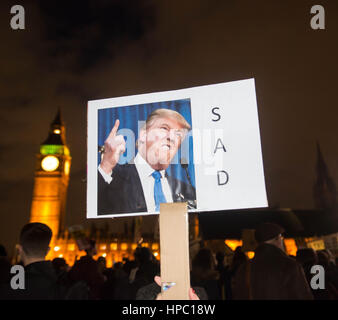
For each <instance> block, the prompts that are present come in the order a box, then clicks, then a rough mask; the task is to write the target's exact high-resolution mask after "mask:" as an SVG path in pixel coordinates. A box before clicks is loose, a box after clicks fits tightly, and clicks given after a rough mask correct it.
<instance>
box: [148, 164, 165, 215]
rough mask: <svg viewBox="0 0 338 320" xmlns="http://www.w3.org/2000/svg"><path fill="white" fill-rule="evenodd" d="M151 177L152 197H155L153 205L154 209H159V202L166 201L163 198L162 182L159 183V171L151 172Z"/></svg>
mask: <svg viewBox="0 0 338 320" xmlns="http://www.w3.org/2000/svg"><path fill="white" fill-rule="evenodd" d="M151 175H152V176H153V178H154V179H155V184H154V199H155V206H156V211H159V210H160V203H166V202H167V200H166V199H165V196H164V193H163V190H162V184H161V178H162V176H161V173H160V172H159V171H154V172H153V173H152V174H151Z"/></svg>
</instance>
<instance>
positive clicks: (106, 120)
mask: <svg viewBox="0 0 338 320" xmlns="http://www.w3.org/2000/svg"><path fill="white" fill-rule="evenodd" d="M160 108H165V109H171V110H175V111H177V112H179V113H180V114H181V115H182V116H183V117H184V118H185V119H186V120H187V122H188V123H189V124H190V126H191V127H192V123H191V108H190V99H182V100H174V101H164V102H156V103H147V104H140V105H132V106H125V107H118V108H108V109H100V110H98V145H99V146H103V145H104V141H105V140H106V138H107V136H108V135H109V133H110V131H111V129H112V128H113V126H114V123H115V120H116V119H119V120H120V126H119V131H118V134H122V135H124V136H125V139H126V147H127V148H126V149H127V150H126V152H125V153H124V154H123V155H121V158H120V161H119V163H120V164H124V163H127V162H129V161H130V160H132V158H134V156H135V155H136V153H137V149H135V141H136V140H137V139H138V130H139V128H138V121H146V119H147V117H148V116H149V115H150V113H151V112H153V111H154V110H155V109H160ZM141 127H142V126H141ZM126 129H127V130H132V132H133V133H134V135H135V141H133V140H134V139H131V138H130V136H129V139H128V136H127V135H126ZM129 148H130V149H129ZM134 149H135V154H134V153H133V152H132V150H134ZM181 156H182V158H185V159H186V160H188V171H189V175H190V179H191V184H192V185H193V186H194V187H195V169H194V163H193V139H192V136H191V135H188V136H187V137H186V139H185V141H184V147H182V148H180V150H179V151H178V153H177V155H176V156H175V158H174V159H173V161H172V163H173V164H171V165H170V166H169V167H168V169H167V170H166V171H167V173H168V175H170V176H171V175H172V176H174V177H175V178H176V179H179V180H181V181H183V182H186V183H188V179H187V175H186V172H185V170H184V169H183V168H182V167H181V165H180V161H179V159H180V158H181ZM99 163H100V154H98V164H99Z"/></svg>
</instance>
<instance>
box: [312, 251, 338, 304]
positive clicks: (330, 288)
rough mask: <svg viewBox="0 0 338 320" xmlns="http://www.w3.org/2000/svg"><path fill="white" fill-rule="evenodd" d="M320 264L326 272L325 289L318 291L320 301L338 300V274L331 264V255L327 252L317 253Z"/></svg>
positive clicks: (317, 295) (317, 296)
mask: <svg viewBox="0 0 338 320" xmlns="http://www.w3.org/2000/svg"><path fill="white" fill-rule="evenodd" d="M317 255H318V264H319V265H321V266H322V267H323V268H324V271H325V278H324V279H325V288H324V289H317V290H316V298H317V299H318V300H338V274H337V270H336V269H335V266H334V265H332V264H331V263H330V255H329V253H328V252H327V250H320V251H318V252H317Z"/></svg>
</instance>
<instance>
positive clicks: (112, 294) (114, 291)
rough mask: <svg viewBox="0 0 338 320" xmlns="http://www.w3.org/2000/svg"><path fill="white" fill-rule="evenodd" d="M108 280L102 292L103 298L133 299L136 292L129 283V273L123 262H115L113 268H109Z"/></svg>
mask: <svg viewBox="0 0 338 320" xmlns="http://www.w3.org/2000/svg"><path fill="white" fill-rule="evenodd" d="M106 275H107V281H106V282H105V283H104V285H103V288H102V293H101V299H102V300H132V299H135V296H134V295H135V294H134V291H133V288H132V286H131V285H130V283H129V278H128V274H127V273H126V272H125V271H124V268H123V265H122V263H120V262H119V263H115V264H114V267H113V268H112V269H109V270H107V272H106Z"/></svg>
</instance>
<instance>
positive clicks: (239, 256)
mask: <svg viewBox="0 0 338 320" xmlns="http://www.w3.org/2000/svg"><path fill="white" fill-rule="evenodd" d="M247 261H248V258H247V256H246V255H245V253H244V252H243V251H242V247H241V246H238V247H237V248H236V249H235V252H234V255H233V257H232V261H231V264H230V266H228V267H227V268H226V269H225V275H224V284H225V298H226V300H232V299H233V294H232V292H233V287H234V278H235V275H236V272H237V270H238V268H239V267H240V266H241V265H242V264H244V263H246V262H247Z"/></svg>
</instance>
